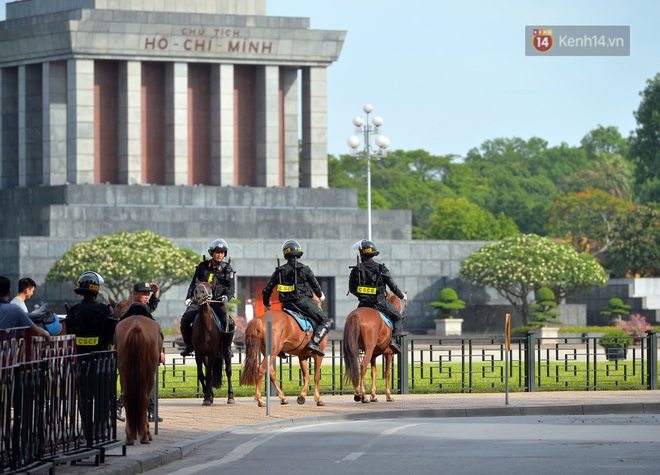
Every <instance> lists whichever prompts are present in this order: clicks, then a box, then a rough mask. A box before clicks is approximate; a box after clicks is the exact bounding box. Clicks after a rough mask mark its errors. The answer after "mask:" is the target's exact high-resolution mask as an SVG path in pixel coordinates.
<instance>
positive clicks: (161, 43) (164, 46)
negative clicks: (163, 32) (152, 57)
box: [158, 38, 169, 49]
mask: <svg viewBox="0 0 660 475" xmlns="http://www.w3.org/2000/svg"><path fill="white" fill-rule="evenodd" d="M168 45H169V42H168V41H167V38H161V39H159V40H158V47H159V48H160V49H167V46H168Z"/></svg>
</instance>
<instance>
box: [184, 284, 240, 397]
mask: <svg viewBox="0 0 660 475" xmlns="http://www.w3.org/2000/svg"><path fill="white" fill-rule="evenodd" d="M212 295H213V293H212V286H211V285H210V284H209V283H207V282H200V283H198V284H197V286H196V287H195V293H194V294H193V298H192V300H193V302H194V303H195V304H196V305H197V307H198V308H199V311H198V313H197V318H196V319H195V323H194V324H193V331H192V343H193V348H194V349H195V362H196V363H197V378H198V379H199V381H200V383H201V384H202V392H203V393H204V401H203V402H202V404H203V405H204V406H209V405H211V404H213V388H216V389H219V388H220V387H221V386H222V363H223V362H224V364H225V372H226V375H227V386H228V389H227V393H228V394H227V404H235V402H236V401H235V400H234V388H233V385H232V382H231V376H232V371H231V351H227V350H230V349H231V344H232V341H233V339H234V332H233V331H231V332H230V331H228V330H229V329H228V328H220V323H219V322H218V320H217V318H216V316H215V314H214V313H213V310H212V309H211V305H210V304H211V302H213V300H211V299H212ZM229 318H230V316H229V313H227V320H229ZM204 369H206V374H204Z"/></svg>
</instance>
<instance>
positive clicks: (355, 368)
mask: <svg viewBox="0 0 660 475" xmlns="http://www.w3.org/2000/svg"><path fill="white" fill-rule="evenodd" d="M359 340H360V319H359V318H358V315H357V314H355V313H351V314H350V315H349V316H348V318H347V319H346V323H345V324H344V343H343V345H344V362H345V363H346V375H345V376H344V381H345V382H346V383H348V382H351V383H353V386H354V387H355V388H358V387H359V386H360V365H359V362H360V346H359Z"/></svg>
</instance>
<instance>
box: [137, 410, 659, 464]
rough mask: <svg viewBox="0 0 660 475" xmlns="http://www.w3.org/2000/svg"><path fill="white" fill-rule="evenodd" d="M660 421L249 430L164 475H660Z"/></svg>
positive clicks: (495, 420)
mask: <svg viewBox="0 0 660 475" xmlns="http://www.w3.org/2000/svg"><path fill="white" fill-rule="evenodd" d="M659 423H660V415H651V416H646V415H644V416H640V415H607V416H517V417H475V418H461V419H457V418H402V419H377V420H359V421H331V422H326V423H323V422H318V423H314V424H295V425H292V426H288V427H282V426H280V427H261V428H244V429H239V430H236V431H231V432H228V433H226V434H224V435H222V436H220V437H217V438H215V439H213V440H212V441H210V442H209V443H208V444H206V445H204V446H202V447H199V448H197V449H195V450H193V451H192V452H191V453H190V454H188V456H186V458H185V459H184V460H181V461H176V462H173V463H170V464H168V465H166V466H164V467H159V468H157V469H154V470H151V471H148V472H146V473H147V474H151V475H156V474H162V473H170V474H172V475H193V474H194V475H215V474H218V473H221V472H225V471H226V472H228V473H235V474H254V473H286V474H290V475H296V474H301V475H302V474H309V473H313V474H315V475H336V474H338V473H351V474H353V473H462V474H465V473H487V474H500V473H502V474H507V475H511V474H529V473H544V474H555V473H556V474H562V475H563V474H566V473H575V472H577V471H579V472H581V473H595V472H597V473H599V474H610V473H611V474H620V473H622V472H628V473H657V470H658V466H659V465H660V450H659V449H660V429H659V427H660V426H659Z"/></svg>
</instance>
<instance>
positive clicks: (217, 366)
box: [211, 348, 224, 389]
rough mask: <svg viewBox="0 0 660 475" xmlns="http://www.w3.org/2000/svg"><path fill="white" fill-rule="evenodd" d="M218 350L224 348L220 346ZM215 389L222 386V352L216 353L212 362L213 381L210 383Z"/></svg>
mask: <svg viewBox="0 0 660 475" xmlns="http://www.w3.org/2000/svg"><path fill="white" fill-rule="evenodd" d="M220 351H221V352H223V351H224V350H223V349H222V348H220ZM211 384H213V387H214V388H215V389H220V388H221V387H222V354H221V355H218V357H217V358H216V359H215V363H214V364H213V381H212V383H211Z"/></svg>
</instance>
